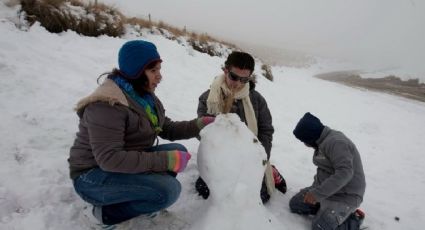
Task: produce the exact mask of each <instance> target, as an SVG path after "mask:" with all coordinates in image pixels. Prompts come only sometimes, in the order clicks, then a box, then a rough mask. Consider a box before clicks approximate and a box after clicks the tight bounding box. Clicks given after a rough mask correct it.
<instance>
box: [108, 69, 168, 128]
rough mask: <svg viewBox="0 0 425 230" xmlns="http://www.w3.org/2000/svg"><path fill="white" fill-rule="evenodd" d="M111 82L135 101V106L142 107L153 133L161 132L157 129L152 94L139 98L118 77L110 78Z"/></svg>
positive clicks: (125, 82) (128, 85)
mask: <svg viewBox="0 0 425 230" xmlns="http://www.w3.org/2000/svg"><path fill="white" fill-rule="evenodd" d="M112 80H113V81H114V82H115V83H116V84H117V85H118V86H119V87H120V88H121V90H123V91H124V92H126V93H127V94H128V95H129V96H130V97H131V98H132V99H133V100H135V101H136V102H137V104H139V105H140V106H142V108H143V109H144V110H145V112H146V115H147V116H148V119H149V121H150V122H151V124H152V125H153V127H154V129H155V132H156V133H159V132H161V131H162V129H161V127H159V122H158V115H157V113H156V110H155V102H154V98H153V96H152V94H150V93H146V94H144V95H143V96H140V95H139V94H138V93H137V92H136V90H134V88H133V86H132V85H131V84H130V83H129V82H128V81H127V80H125V79H124V78H122V77H120V76H114V77H112Z"/></svg>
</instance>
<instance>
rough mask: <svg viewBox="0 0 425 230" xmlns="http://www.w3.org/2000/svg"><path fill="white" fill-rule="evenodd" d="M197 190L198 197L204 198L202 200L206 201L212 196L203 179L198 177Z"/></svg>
mask: <svg viewBox="0 0 425 230" xmlns="http://www.w3.org/2000/svg"><path fill="white" fill-rule="evenodd" d="M195 188H196V191H197V192H198V195H199V196H202V198H204V199H205V200H206V199H207V198H208V197H209V196H210V189H209V188H208V186H207V184H206V183H205V181H204V180H202V178H201V177H198V179H197V180H196V182H195Z"/></svg>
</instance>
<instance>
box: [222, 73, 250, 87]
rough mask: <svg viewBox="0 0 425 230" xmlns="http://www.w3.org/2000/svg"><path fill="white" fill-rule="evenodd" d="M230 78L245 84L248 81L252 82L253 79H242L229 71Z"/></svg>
mask: <svg viewBox="0 0 425 230" xmlns="http://www.w3.org/2000/svg"><path fill="white" fill-rule="evenodd" d="M228 76H229V78H230V80H232V81H240V82H241V83H243V84H246V83H247V82H248V81H250V80H251V79H252V78H251V77H240V76H238V75H236V74H235V73H232V72H231V71H229V75H228Z"/></svg>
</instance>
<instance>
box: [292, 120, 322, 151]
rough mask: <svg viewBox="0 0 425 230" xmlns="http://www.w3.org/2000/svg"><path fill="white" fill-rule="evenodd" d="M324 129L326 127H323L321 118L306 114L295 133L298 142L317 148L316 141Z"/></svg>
mask: <svg viewBox="0 0 425 230" xmlns="http://www.w3.org/2000/svg"><path fill="white" fill-rule="evenodd" d="M324 128H325V126H323V124H322V122H320V120H319V118H317V117H315V116H314V115H313V114H311V113H306V114H304V116H303V117H302V118H301V120H300V121H299V122H298V124H297V126H296V127H295V129H294V132H293V133H294V135H295V137H296V138H297V139H298V140H300V141H302V142H304V143H306V144H308V145H310V146H317V144H316V141H317V140H318V139H319V137H320V134H322V131H323V129H324Z"/></svg>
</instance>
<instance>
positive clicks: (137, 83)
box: [97, 60, 161, 95]
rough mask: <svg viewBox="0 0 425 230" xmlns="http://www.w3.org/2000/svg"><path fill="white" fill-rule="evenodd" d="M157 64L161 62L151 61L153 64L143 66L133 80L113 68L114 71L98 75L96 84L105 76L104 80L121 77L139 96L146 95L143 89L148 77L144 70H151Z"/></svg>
mask: <svg viewBox="0 0 425 230" xmlns="http://www.w3.org/2000/svg"><path fill="white" fill-rule="evenodd" d="M158 62H161V61H160V60H157V61H153V62H151V63H149V64H147V65H146V66H145V68H144V69H143V71H140V74H139V76H138V77H136V78H135V79H131V78H128V77H127V76H126V75H125V74H123V73H122V72H121V71H120V70H119V69H117V68H114V69H112V71H110V72H106V73H103V74H101V75H99V77H98V78H97V84H100V79H101V78H102V77H103V76H105V75H106V76H107V77H106V78H109V79H111V78H113V77H115V76H121V77H123V78H125V79H126V80H127V81H128V82H129V83H130V84H131V86H133V89H134V90H135V91H136V92H137V93H138V94H139V95H143V94H145V93H147V91H146V89H145V87H146V86H147V85H148V83H149V82H148V77H147V76H146V74H145V70H148V69H153V68H154V67H155V66H156V65H157V64H158Z"/></svg>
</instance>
